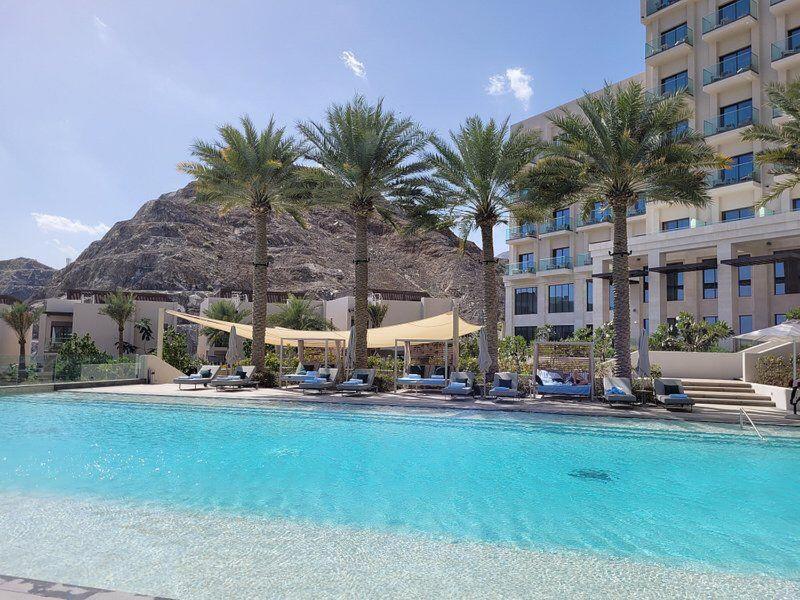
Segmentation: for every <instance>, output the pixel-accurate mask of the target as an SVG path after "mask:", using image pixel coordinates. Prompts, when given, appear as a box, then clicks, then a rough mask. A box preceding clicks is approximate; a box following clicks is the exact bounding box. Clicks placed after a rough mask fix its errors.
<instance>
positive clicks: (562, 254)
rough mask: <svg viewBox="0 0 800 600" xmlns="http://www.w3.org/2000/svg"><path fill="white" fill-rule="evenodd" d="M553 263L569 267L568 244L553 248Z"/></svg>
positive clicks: (561, 266) (557, 265) (560, 266)
mask: <svg viewBox="0 0 800 600" xmlns="http://www.w3.org/2000/svg"><path fill="white" fill-rule="evenodd" d="M552 257H553V265H554V266H556V267H559V268H562V269H563V268H569V266H570V265H569V263H570V255H569V246H566V247H564V248H553V251H552Z"/></svg>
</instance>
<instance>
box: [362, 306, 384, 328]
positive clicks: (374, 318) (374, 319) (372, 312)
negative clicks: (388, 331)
mask: <svg viewBox="0 0 800 600" xmlns="http://www.w3.org/2000/svg"><path fill="white" fill-rule="evenodd" d="M367 311H368V312H369V324H370V327H380V326H381V324H382V323H383V320H384V319H385V318H386V313H387V312H388V311H389V305H388V304H384V303H383V302H370V303H369V306H368V307H367Z"/></svg>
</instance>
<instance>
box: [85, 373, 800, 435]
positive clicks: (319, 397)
mask: <svg viewBox="0 0 800 600" xmlns="http://www.w3.org/2000/svg"><path fill="white" fill-rule="evenodd" d="M82 391H91V392H92V393H95V392H96V393H102V394H123V395H128V394H130V395H137V396H151V397H157V401H158V402H161V403H164V402H167V403H169V402H174V403H177V404H199V405H203V406H220V405H223V406H230V405H235V406H240V407H243V406H259V405H263V404H264V403H274V402H284V403H287V402H288V403H297V404H340V405H355V406H382V407H393V408H424V409H447V410H475V411H498V412H504V413H509V412H516V413H538V414H561V415H573V416H585V417H620V418H637V419H659V420H664V421H685V422H701V423H726V424H738V423H739V419H740V414H741V413H740V411H739V408H738V407H733V406H720V405H711V404H696V405H695V407H694V411H692V412H684V411H667V410H666V409H664V408H663V407H661V406H655V405H652V404H648V405H643V406H633V407H612V406H609V405H608V404H606V403H603V402H599V401H594V402H590V401H587V400H571V399H564V400H561V399H550V398H548V399H541V398H532V397H527V398H523V399H521V400H520V401H515V402H498V401H493V400H484V399H481V398H478V397H476V398H469V399H458V400H454V399H449V398H447V397H444V396H442V395H441V394H436V393H432V394H426V393H417V392H408V391H399V392H389V393H377V394H364V395H361V396H349V395H343V394H340V393H336V394H317V393H313V394H311V393H309V394H303V393H302V391H301V390H299V389H298V388H296V387H295V388H278V389H275V388H272V389H258V390H256V389H252V388H251V389H239V390H231V391H222V390H217V389H210V388H202V387H201V388H197V389H193V390H187V389H184V390H178V386H177V385H174V384H171V383H166V384H152V385H147V384H139V385H125V386H110V387H103V388H97V389H91V390H82ZM220 401H223V402H220ZM746 410H747V414H748V415H749V416H750V418H751V419H752V420H753V422H754V423H756V425H771V426H775V425H779V426H795V427H800V418H793V415H789V414H788V413H786V412H785V411H783V410H780V409H777V408H771V407H747V409H746Z"/></svg>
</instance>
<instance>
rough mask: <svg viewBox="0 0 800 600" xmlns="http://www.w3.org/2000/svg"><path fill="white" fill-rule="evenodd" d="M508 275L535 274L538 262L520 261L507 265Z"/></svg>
mask: <svg viewBox="0 0 800 600" xmlns="http://www.w3.org/2000/svg"><path fill="white" fill-rule="evenodd" d="M505 270H506V275H533V274H535V273H536V263H533V262H519V263H509V264H507V265H506V269H505Z"/></svg>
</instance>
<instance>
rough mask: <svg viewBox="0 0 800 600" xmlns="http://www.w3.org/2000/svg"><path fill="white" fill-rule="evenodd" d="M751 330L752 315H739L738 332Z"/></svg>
mask: <svg viewBox="0 0 800 600" xmlns="http://www.w3.org/2000/svg"><path fill="white" fill-rule="evenodd" d="M751 331H753V315H739V334H740V335H741V334H742V333H750V332H751Z"/></svg>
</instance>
